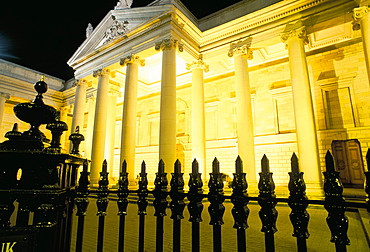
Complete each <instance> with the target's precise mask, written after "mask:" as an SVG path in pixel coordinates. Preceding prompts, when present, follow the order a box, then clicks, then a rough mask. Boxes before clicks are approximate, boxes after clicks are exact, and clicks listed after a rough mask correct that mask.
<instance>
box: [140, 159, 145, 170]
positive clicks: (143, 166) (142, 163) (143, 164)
mask: <svg viewBox="0 0 370 252" xmlns="http://www.w3.org/2000/svg"><path fill="white" fill-rule="evenodd" d="M141 173H146V165H145V161H144V160H143V162H141Z"/></svg>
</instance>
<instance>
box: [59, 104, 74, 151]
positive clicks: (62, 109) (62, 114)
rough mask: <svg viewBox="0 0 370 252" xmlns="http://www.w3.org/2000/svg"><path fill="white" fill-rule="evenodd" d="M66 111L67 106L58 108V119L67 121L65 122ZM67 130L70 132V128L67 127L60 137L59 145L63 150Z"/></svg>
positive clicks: (67, 109)
mask: <svg viewBox="0 0 370 252" xmlns="http://www.w3.org/2000/svg"><path fill="white" fill-rule="evenodd" d="M68 111H69V108H68V107H60V108H59V113H60V121H62V122H65V123H68V122H67V117H68ZM68 132H71V131H70V129H69V131H65V132H63V135H62V137H61V138H60V146H61V147H62V149H63V150H67V149H66V137H67V136H68V137H69V134H68Z"/></svg>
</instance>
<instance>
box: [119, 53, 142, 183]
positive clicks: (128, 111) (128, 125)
mask: <svg viewBox="0 0 370 252" xmlns="http://www.w3.org/2000/svg"><path fill="white" fill-rule="evenodd" d="M120 64H121V66H126V80H125V96H124V100H123V111H122V136H121V155H120V164H122V163H123V161H124V160H126V163H127V172H128V173H129V181H130V182H131V183H132V182H134V181H135V149H136V117H137V109H136V108H137V90H138V80H139V66H144V65H145V61H144V60H142V59H140V57H139V56H137V55H134V54H133V55H130V56H127V57H126V58H122V59H121V62H120Z"/></svg>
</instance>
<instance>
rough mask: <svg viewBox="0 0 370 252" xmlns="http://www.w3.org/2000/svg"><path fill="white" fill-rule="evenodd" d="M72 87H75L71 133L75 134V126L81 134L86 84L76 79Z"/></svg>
mask: <svg viewBox="0 0 370 252" xmlns="http://www.w3.org/2000/svg"><path fill="white" fill-rule="evenodd" d="M73 86H75V87H76V95H75V102H74V108H73V118H72V129H71V132H72V133H73V132H75V130H76V127H77V126H79V127H80V132H82V129H83V126H84V113H85V103H86V89H87V82H86V81H85V80H80V79H76V80H75V81H74V83H73Z"/></svg>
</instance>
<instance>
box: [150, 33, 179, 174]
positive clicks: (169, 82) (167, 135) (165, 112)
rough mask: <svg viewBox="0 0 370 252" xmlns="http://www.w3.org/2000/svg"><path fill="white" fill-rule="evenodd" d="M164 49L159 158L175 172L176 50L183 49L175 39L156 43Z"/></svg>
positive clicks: (168, 168) (169, 171)
mask: <svg viewBox="0 0 370 252" xmlns="http://www.w3.org/2000/svg"><path fill="white" fill-rule="evenodd" d="M155 49H156V50H157V51H162V52H163V54H162V80H161V105H160V119H159V120H160V121H159V159H162V160H163V162H164V164H165V172H167V173H171V172H173V167H174V163H175V161H176V160H175V159H176V50H177V49H178V50H179V51H180V52H181V51H183V46H182V44H181V43H180V42H179V41H177V40H175V39H172V38H171V39H165V40H163V41H161V42H158V43H156V45H155Z"/></svg>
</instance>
